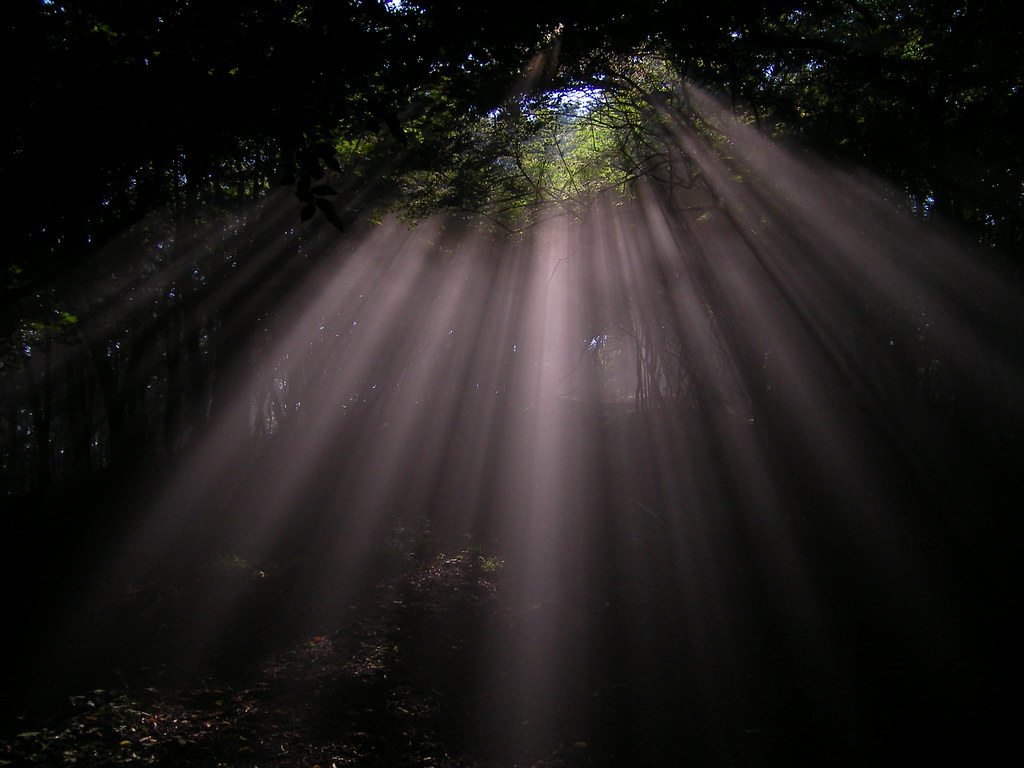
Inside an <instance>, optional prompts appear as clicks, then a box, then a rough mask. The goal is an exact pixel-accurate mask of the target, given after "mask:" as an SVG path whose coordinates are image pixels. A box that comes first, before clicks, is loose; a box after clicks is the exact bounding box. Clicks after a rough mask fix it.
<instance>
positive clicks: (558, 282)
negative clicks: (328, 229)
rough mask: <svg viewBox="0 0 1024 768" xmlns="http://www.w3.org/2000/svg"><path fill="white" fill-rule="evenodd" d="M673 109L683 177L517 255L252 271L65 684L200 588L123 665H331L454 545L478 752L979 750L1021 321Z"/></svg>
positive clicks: (946, 242) (811, 179) (887, 224)
mask: <svg viewBox="0 0 1024 768" xmlns="http://www.w3.org/2000/svg"><path fill="white" fill-rule="evenodd" d="M674 98H675V100H676V106H674V107H673V108H672V109H668V108H667V107H666V108H665V111H664V112H663V113H662V114H661V115H660V119H661V125H662V126H663V128H664V130H665V131H666V135H668V136H670V137H671V139H672V141H674V142H676V144H677V146H678V147H679V152H678V159H679V162H680V164H681V163H682V162H683V158H684V157H686V158H689V159H691V160H692V161H693V166H694V168H693V169H691V170H690V171H689V172H688V173H689V176H685V177H684V176H683V175H682V171H680V170H679V169H675V170H674V171H673V174H674V175H673V176H671V177H670V178H669V179H668V182H667V183H665V184H658V183H656V181H650V182H649V183H644V184H642V185H641V186H640V187H639V188H638V189H637V190H636V193H635V195H633V196H632V197H629V198H627V197H626V196H622V197H614V196H610V195H606V196H604V197H602V198H600V199H598V200H595V201H594V202H593V204H592V205H591V207H590V208H589V210H587V211H585V212H583V213H581V214H580V215H579V216H578V217H577V218H575V219H570V218H569V217H558V218H551V219H549V220H547V221H545V222H543V223H541V224H538V225H536V226H535V227H533V228H532V229H529V230H527V231H525V232H524V233H521V234H519V235H516V236H508V237H492V236H490V235H487V234H485V233H483V232H482V231H480V230H479V229H478V228H475V227H473V226H471V225H470V224H469V223H466V222H465V221H460V220H456V219H444V218H437V219H432V220H429V221H426V222H423V223H421V224H419V225H418V226H416V227H409V226H408V225H406V224H403V223H402V222H399V221H396V220H392V219H385V220H384V221H383V222H382V223H381V224H379V225H375V226H368V227H366V228H364V229H363V230H360V231H356V232H353V233H351V234H349V235H346V236H345V237H344V238H341V237H339V238H338V239H336V240H331V239H328V238H325V239H323V240H318V241H315V242H313V243H312V244H311V245H308V246H306V247H307V248H310V249H312V248H316V249H322V255H318V258H317V259H316V260H315V262H314V265H313V267H312V268H311V269H309V270H308V271H307V272H305V273H303V274H301V275H296V276H295V277H294V279H293V280H291V281H288V282H287V284H284V285H280V284H275V285H267V284H264V283H261V279H260V270H259V263H260V260H259V259H258V258H257V259H254V260H253V262H252V266H251V267H250V268H249V270H248V271H246V272H242V273H239V274H238V275H237V277H236V279H235V280H233V281H232V282H231V283H230V284H229V286H228V287H227V288H226V289H225V290H224V291H222V292H221V294H220V295H221V296H222V297H223V299H224V301H225V302H236V303H238V304H239V305H243V304H244V303H245V302H246V301H251V300H254V299H253V296H254V294H256V293H258V292H261V291H271V292H273V291H279V293H278V294H277V295H275V294H273V293H271V294H270V295H272V296H273V301H274V305H275V311H274V313H273V315H272V316H266V317H264V318H261V321H260V325H259V328H258V329H254V328H247V329H240V334H241V332H242V331H243V330H244V331H245V332H247V333H256V334H258V335H261V336H262V337H263V339H264V341H263V342H261V343H259V344H252V346H251V349H252V353H251V354H249V355H247V356H246V357H245V359H244V360H241V361H240V362H239V374H238V377H237V379H235V380H234V381H233V383H232V387H233V389H232V397H231V400H230V407H226V408H224V409H223V410H222V411H220V412H219V413H215V414H213V415H212V418H211V426H210V427H209V429H208V430H207V431H206V432H205V433H204V434H202V435H201V436H198V437H197V439H196V440H195V441H194V443H193V444H192V445H191V446H190V447H189V448H188V449H187V451H186V452H185V454H184V456H183V458H182V459H181V460H180V461H178V462H177V463H176V465H175V466H174V467H173V470H172V471H170V472H168V473H167V475H166V476H165V477H162V478H161V482H160V484H159V485H158V486H157V487H155V488H152V489H147V494H146V502H145V506H144V507H143V509H142V510H141V511H140V512H139V514H138V515H137V516H136V517H135V519H134V522H133V525H134V527H132V528H129V529H125V530H123V531H121V533H120V536H119V541H118V542H117V543H118V546H117V547H116V548H115V549H116V555H115V556H114V557H113V558H112V559H111V561H110V562H109V563H107V566H108V567H107V568H106V569H105V571H104V572H103V573H102V574H100V575H99V577H98V578H97V579H96V580H95V582H91V583H90V584H89V589H88V590H84V591H85V592H86V593H87V594H85V596H84V597H83V600H82V606H85V607H84V608H83V609H82V611H81V612H79V613H77V614H76V613H71V614H70V615H69V616H67V617H63V620H64V623H63V624H62V625H61V626H59V627H58V628H57V629H56V630H55V634H57V635H58V636H59V637H61V638H67V639H73V644H74V645H76V648H74V649H73V648H69V647H64V646H62V645H61V644H60V643H55V651H56V652H57V653H59V654H72V656H73V657H74V654H80V656H77V657H74V658H79V659H80V660H81V662H80V663H83V664H87V663H88V660H89V654H90V652H92V651H93V650H95V649H96V648H97V646H98V645H99V646H102V644H103V643H104V642H105V640H104V638H107V637H109V636H110V635H111V634H116V633H117V624H116V622H117V621H120V620H121V618H120V614H119V613H118V612H117V610H116V609H115V608H112V607H111V606H112V605H114V604H116V603H118V601H122V602H125V601H127V598H126V597H125V595H126V594H127V592H126V590H129V589H136V590H140V591H144V590H145V589H146V588H147V585H149V584H152V583H155V582H156V581H158V580H160V579H163V578H168V577H169V575H171V574H173V575H174V577H175V578H184V574H189V575H190V576H192V575H194V574H196V573H206V574H213V575H211V576H209V578H207V579H206V580H205V581H204V582H203V584H204V586H203V588H202V589H199V590H196V592H195V593H194V594H190V595H189V600H188V604H187V605H184V606H182V607H181V610H180V612H179V613H175V614H173V617H172V618H171V619H167V618H166V616H163V618H162V619H161V621H162V623H160V624H159V625H157V626H152V627H149V628H148V630H149V633H148V635H146V636H145V641H146V642H149V643H154V644H158V645H160V646H161V647H162V648H163V649H164V653H165V654H166V658H167V659H168V661H169V663H173V664H179V665H183V666H186V667H189V668H193V667H194V668H200V667H202V666H203V665H204V664H212V663H218V664H223V663H225V662H230V661H237V662H238V663H239V665H242V664H244V663H247V662H249V661H251V659H249V658H247V657H245V655H244V654H243V653H241V652H240V651H239V648H238V645H237V639H238V637H239V635H240V633H241V635H243V636H245V637H246V638H248V640H249V641H251V643H252V646H253V648H252V649H251V650H252V652H253V654H254V655H259V654H260V653H263V652H264V651H267V650H268V648H265V647H264V645H266V646H268V647H269V646H271V645H273V643H275V642H277V643H279V644H280V643H285V642H287V641H298V640H301V639H303V638H308V637H327V636H329V635H330V633H331V632H333V631H334V630H335V629H336V628H337V627H338V626H339V625H340V624H342V623H343V621H344V616H345V615H346V611H348V610H349V607H350V605H351V604H352V603H353V602H354V601H356V600H357V598H358V596H359V595H360V594H361V590H364V589H365V588H366V587H368V586H369V585H372V584H374V583H377V582H378V581H380V580H381V579H382V578H385V577H386V576H388V575H389V569H392V570H393V569H394V568H395V567H396V566H395V564H396V563H397V562H406V560H405V559H404V558H409V557H412V556H413V555H415V556H416V557H423V555H424V554H425V553H428V554H429V553H445V552H449V553H452V552H459V551H462V550H463V549H464V548H465V547H467V546H468V545H469V544H476V545H479V546H480V548H481V551H482V552H485V553H487V554H489V555H492V556H493V557H495V558H497V559H499V560H500V561H501V562H502V563H503V570H502V574H501V579H500V582H499V581H498V579H497V578H495V579H494V581H495V582H496V583H497V586H496V587H494V588H495V589H497V590H498V591H499V592H500V593H501V597H502V599H503V600H504V601H507V604H506V605H505V607H503V608H502V609H501V612H500V617H501V620H493V621H483V620H481V622H480V625H479V626H478V629H479V632H478V633H477V634H476V635H475V636H474V637H472V638H467V642H469V641H470V640H471V641H472V642H473V643H474V645H475V649H476V650H475V652H474V653H473V654H471V655H469V656H467V657H465V658H462V657H460V660H459V662H458V663H459V665H463V666H462V668H460V669H459V670H458V672H459V674H460V675H462V676H463V678H462V679H461V682H460V684H459V685H458V686H455V687H454V688H453V690H455V688H457V691H455V692H453V693H452V694H451V695H452V696H458V697H461V699H460V701H461V703H460V704H459V705H458V706H461V707H463V708H464V709H465V710H466V711H470V712H474V713H476V714H474V715H473V716H472V717H467V718H466V719H465V721H464V725H465V730H466V732H465V733H464V734H462V736H463V738H464V739H465V748H466V749H467V750H470V752H471V753H473V754H480V755H483V756H487V757H491V758H494V759H503V760H508V761H514V760H521V761H527V760H530V759H535V758H536V756H538V755H543V754H550V753H551V750H554V749H557V748H558V745H563V747H564V745H567V744H568V745H572V744H580V745H584V746H580V747H578V748H577V752H578V753H579V754H578V755H577V758H578V759H582V757H579V755H582V754H583V752H584V747H586V749H588V750H591V749H602V750H605V754H607V755H609V756H614V757H615V758H616V759H618V760H620V761H621V762H619V763H617V764H629V762H630V760H631V759H633V758H635V759H638V760H639V759H648V760H652V761H655V762H657V761H659V760H663V761H665V762H668V761H670V760H672V759H675V758H679V757H694V758H699V759H701V760H703V761H705V762H704V763H701V764H708V765H734V764H750V765H754V764H782V762H783V761H784V760H786V759H792V760H793V761H796V762H800V761H805V762H814V761H815V760H822V761H828V762H829V763H830V764H845V763H847V762H848V763H850V764H855V763H860V762H863V761H865V760H869V759H870V758H871V757H872V756H873V755H877V754H880V752H881V751H882V750H883V749H895V750H896V753H898V754H900V755H905V756H911V755H913V754H915V753H916V752H918V751H921V750H926V749H927V750H932V749H934V748H935V745H936V744H938V743H939V741H936V740H938V739H940V737H941V739H942V743H946V744H949V740H952V741H955V740H956V735H955V733H953V732H952V731H950V730H947V729H950V728H952V727H953V726H954V725H955V724H956V723H962V722H964V720H965V719H969V720H970V721H971V724H972V726H979V727H981V726H992V727H995V725H994V723H992V722H988V721H987V718H989V717H990V716H991V715H992V712H991V711H990V710H989V709H988V705H986V704H985V703H979V697H983V696H986V695H994V693H995V690H996V688H997V687H998V686H997V681H996V680H995V674H996V668H997V665H998V663H999V662H998V660H999V659H1002V658H1004V657H1003V654H1004V653H1006V651H1007V649H1006V648H1004V647H1002V645H1001V643H1002V639H1001V631H1002V630H1003V629H1004V626H1003V625H1002V624H1001V620H1000V619H999V618H998V617H996V618H994V617H993V616H992V614H991V613H990V611H991V610H992V608H993V606H995V605H997V604H998V603H999V602H1000V600H1002V599H1003V598H1005V597H1006V595H1007V593H1006V591H1005V590H1006V589H1008V587H1007V586H1006V585H1005V584H1000V579H1001V578H1002V577H1003V576H1005V574H1003V573H1001V572H1000V568H1001V567H1003V564H1004V563H1007V562H1008V561H1007V560H1005V559H1004V556H1005V553H1002V552H1000V551H998V542H999V537H998V536H993V535H991V530H992V528H993V527H995V528H998V527H999V526H1001V525H1006V524H1008V523H1007V520H1008V516H1009V514H1010V513H1011V512H1013V510H1011V509H1010V508H1009V507H1008V506H1007V499H1008V495H1007V493H1008V489H1009V488H1011V487H1012V486H1013V484H1015V483H1019V479H1018V478H1019V475H1017V474H1016V473H1017V472H1019V470H1020V469H1021V466H1020V456H1019V454H1016V453H1014V452H1013V451H1012V448H1013V446H1018V447H1019V436H1020V429H1021V427H1022V421H1021V416H1022V413H1021V403H1020V393H1021V392H1024V380H1022V373H1024V372H1022V370H1021V367H1020V353H1019V349H1017V345H1018V344H1019V341H1020V338H1021V330H1022V328H1021V314H1020V306H1021V303H1020V298H1021V297H1020V296H1019V295H1018V294H1017V293H1015V292H1013V291H1011V290H1010V289H1009V288H1007V287H1006V284H1005V283H1004V282H1003V281H1001V280H1000V279H999V278H998V277H996V276H994V275H993V274H992V273H990V272H989V271H987V270H986V269H985V268H984V267H983V266H980V261H979V260H978V259H977V258H975V257H974V256H972V255H970V254H968V253H967V251H966V249H965V248H964V246H963V245H962V244H961V243H960V242H958V241H957V239H956V236H955V235H954V234H952V233H948V232H945V231H943V230H942V229H941V228H940V227H938V226H934V227H928V226H925V225H922V224H920V223H915V222H913V221H911V220H910V219H909V218H907V217H905V216H904V215H903V214H901V213H900V212H899V211H897V210H896V209H895V208H894V206H893V204H892V203H891V202H890V200H889V199H888V198H887V194H886V191H885V190H884V189H883V188H881V187H879V186H877V185H875V184H873V183H872V182H870V180H866V179H861V178H859V177H857V176H856V175H851V174H847V173H845V172H842V171H840V170H837V169H834V168H829V167H827V166H824V165H822V164H821V163H820V162H818V161H815V160H813V159H810V158H808V157H804V156H798V155H796V154H794V153H792V152H790V151H787V150H786V149H783V148H780V147H777V146H773V145H772V144H770V143H769V142H767V141H766V140H765V139H763V137H761V136H760V135H758V134H757V133H756V132H755V131H753V130H752V129H751V128H749V127H748V126H745V125H742V124H740V123H737V122H736V121H735V120H734V119H733V118H731V117H726V116H725V114H724V113H723V112H721V111H720V110H718V109H717V108H716V107H715V105H714V104H713V103H712V102H711V101H710V100H709V99H708V98H707V97H706V96H704V95H702V94H700V93H698V92H695V91H681V92H680V93H678V94H675V95H674ZM696 168H699V170H695V169H696ZM268 253H269V252H268ZM267 258H281V256H280V252H274V253H272V254H271V255H270V256H268V257H267ZM97 311H100V309H99V308H97ZM239 338H240V339H242V338H243V337H242V336H241V335H240V337H239ZM241 343H242V342H241V341H240V344H241ZM247 343H248V342H247ZM424 521H426V522H424ZM427 531H429V534H430V536H429V537H428V536H427V535H426V532H427ZM417 549H419V551H417ZM427 560H429V557H428V558H427ZM442 560H443V558H442V559H441V560H438V562H439V563H440V562H442ZM453 567H454V566H453ZM460 567H461V566H460ZM982 567H991V569H992V571H991V572H989V573H982V572H979V571H978V569H979V568H982ZM453 586H460V588H464V587H465V585H453ZM491 586H492V585H491V584H490V582H488V587H487V588H488V589H489V588H491ZM259 590H263V591H265V592H267V593H268V594H270V593H272V594H273V595H274V596H275V599H274V600H273V601H269V602H268V603H267V605H269V606H270V607H269V608H268V607H267V606H266V605H257V606H256V607H255V608H254V607H253V605H252V604H251V603H252V602H253V601H252V600H251V599H249V597H251V595H253V594H255V593H257V592H259ZM146 594H147V599H152V600H156V599H158V598H157V597H156V596H154V595H152V594H150V593H146ZM247 596H249V597H247ZM396 599H398V598H396ZM125 604H126V605H129V609H130V610H134V608H133V607H132V606H133V605H135V604H131V603H130V601H129V602H125ZM96 605H103V606H106V607H105V608H104V609H103V610H100V609H97V608H96V607H95V606H96ZM150 607H153V606H152V605H150ZM154 610H155V609H154ZM157 613H158V611H157ZM496 615H497V614H496ZM108 617H110V621H112V622H115V623H114V624H113V625H111V624H109V623H107V618H108ZM423 631H424V632H429V631H431V630H430V628H429V627H426V628H424V630H423ZM140 642H141V641H140ZM100 650H102V648H100ZM465 665H468V666H465ZM446 672H448V673H449V674H451V675H455V672H456V670H454V669H452V670H446ZM339 695H340V694H339ZM339 706H340V705H339ZM453 706H455V705H453ZM973 732H974V733H977V731H973ZM975 738H977V737H975ZM797 742H798V743H799V747H795V746H794V744H796V743H797ZM893 744H895V745H896V746H895V747H893V746H892V745H893ZM926 745H928V746H927V747H926ZM950 748H951V749H965V750H966V749H967V747H966V746H965V745H963V744H952V745H951V746H950ZM570 751H571V750H570ZM531 756H532V757H531ZM577 758H574V759H577ZM567 759H568V758H567ZM609 759H611V758H609ZM507 764H509V765H511V764H529V763H528V762H521V763H513V762H508V763H507Z"/></svg>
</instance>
